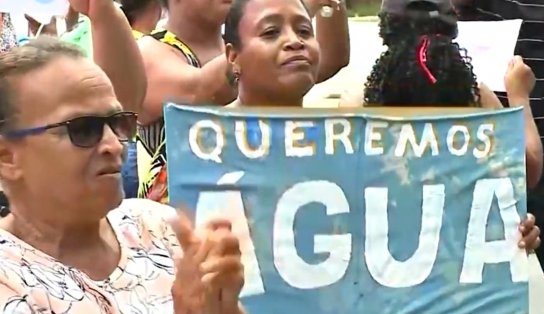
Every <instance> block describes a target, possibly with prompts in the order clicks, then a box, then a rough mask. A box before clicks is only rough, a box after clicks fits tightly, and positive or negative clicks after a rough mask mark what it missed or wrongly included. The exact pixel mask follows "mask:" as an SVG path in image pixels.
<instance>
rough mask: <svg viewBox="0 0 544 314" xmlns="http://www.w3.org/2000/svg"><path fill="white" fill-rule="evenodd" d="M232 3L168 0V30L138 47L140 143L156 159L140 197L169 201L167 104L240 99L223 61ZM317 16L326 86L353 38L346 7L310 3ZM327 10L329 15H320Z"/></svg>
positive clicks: (319, 1)
mask: <svg viewBox="0 0 544 314" xmlns="http://www.w3.org/2000/svg"><path fill="white" fill-rule="evenodd" d="M231 3H232V1H230V0H226V1H224V0H214V1H212V2H202V1H196V2H195V1H194V0H185V1H173V0H169V1H165V5H167V8H168V12H169V13H168V21H167V23H166V26H165V28H166V29H165V30H158V31H157V32H155V33H154V34H153V37H154V39H153V38H143V39H142V40H140V41H139V42H138V43H139V44H140V48H141V51H142V55H143V58H144V63H145V65H146V70H147V78H148V93H147V95H146V99H145V101H144V108H143V110H142V111H141V112H140V113H139V121H140V123H142V125H144V127H143V128H142V129H141V130H140V138H141V139H142V142H143V144H144V146H145V148H146V150H147V152H148V154H149V155H150V156H151V157H152V161H151V165H150V167H149V168H150V169H149V171H148V175H147V177H145V178H141V179H142V181H143V182H142V185H141V186H140V191H139V196H140V197H146V198H150V199H153V200H157V201H161V202H166V201H167V200H168V193H167V178H166V152H165V143H164V122H163V118H162V115H163V104H164V101H165V100H168V99H174V100H179V101H182V102H185V103H193V104H195V103H197V104H199V103H200V104H202V103H207V104H210V103H211V104H216V105H226V104H228V103H230V102H231V101H233V100H234V99H235V97H236V89H235V88H232V86H231V85H230V84H231V81H232V77H231V76H232V75H231V74H230V73H229V71H228V63H227V62H226V60H225V56H224V41H223V38H222V36H221V26H222V25H223V23H224V21H225V16H226V15H227V12H228V10H229V8H230V7H231ZM305 5H306V6H307V8H308V10H309V12H310V15H311V16H312V17H313V16H314V15H315V16H316V25H317V29H318V32H317V33H318V40H319V41H320V42H321V43H322V55H323V58H322V60H321V63H320V66H319V71H318V73H319V75H318V80H319V81H324V80H326V79H328V78H330V77H331V76H333V75H334V74H336V73H337V72H338V71H339V70H340V69H341V68H343V67H344V66H346V65H347V64H348V63H349V52H350V48H349V34H348V24H347V12H346V7H345V4H344V3H342V2H341V1H338V2H336V1H332V0H308V1H305ZM324 6H326V7H327V8H328V9H330V10H325V11H323V12H326V13H325V14H317V13H318V12H321V10H322V7H324Z"/></svg>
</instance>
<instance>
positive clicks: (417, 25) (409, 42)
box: [364, 2, 479, 107]
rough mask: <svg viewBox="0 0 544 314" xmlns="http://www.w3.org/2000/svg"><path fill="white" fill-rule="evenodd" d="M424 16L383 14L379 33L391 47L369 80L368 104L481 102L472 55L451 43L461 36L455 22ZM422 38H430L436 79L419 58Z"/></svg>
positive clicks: (428, 63)
mask: <svg viewBox="0 0 544 314" xmlns="http://www.w3.org/2000/svg"><path fill="white" fill-rule="evenodd" d="M428 5H429V3H425V2H422V3H421V4H420V7H418V8H413V9H415V10H423V11H433V8H432V7H428ZM435 8H436V7H435ZM420 12H421V11H420ZM451 14H455V13H454V12H451ZM422 16H423V15H421V16H419V17H414V16H412V15H407V16H399V15H393V14H389V13H385V12H382V13H380V14H379V18H380V24H379V28H380V37H381V38H382V39H383V43H384V45H386V46H387V47H388V49H387V51H385V52H384V53H383V54H382V55H381V56H380V57H379V59H378V60H377V61H376V64H375V65H374V67H373V69H372V71H371V73H370V75H369V77H368V79H367V82H366V83H365V96H364V102H365V103H366V104H368V105H399V106H459V107H461V106H463V107H465V106H479V88H478V83H477V80H476V76H475V75H474V72H473V69H472V65H471V59H470V57H468V56H467V54H466V50H465V49H463V48H460V47H459V45H458V44H457V43H455V42H453V40H454V39H455V38H456V37H457V25H456V23H452V22H451V21H448V20H444V19H441V18H439V17H433V18H432V17H429V15H424V16H425V17H422ZM453 18H455V15H453ZM423 39H426V40H427V43H428V46H427V49H426V59H427V60H426V63H425V65H426V67H427V69H428V70H429V72H430V73H432V76H433V77H434V78H435V79H436V81H435V82H434V83H433V82H432V79H431V78H430V77H429V75H428V74H426V73H425V70H424V69H423V67H422V66H421V65H420V63H419V59H418V58H419V55H418V54H419V49H420V45H421V44H422V42H423V41H422V40H423Z"/></svg>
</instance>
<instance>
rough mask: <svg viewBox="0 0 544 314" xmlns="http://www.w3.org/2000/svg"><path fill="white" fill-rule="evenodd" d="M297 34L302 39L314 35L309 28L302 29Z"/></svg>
mask: <svg viewBox="0 0 544 314" xmlns="http://www.w3.org/2000/svg"><path fill="white" fill-rule="evenodd" d="M298 34H299V35H301V36H304V37H311V36H313V35H314V32H313V31H312V29H311V28H309V27H302V28H300V29H299V30H298Z"/></svg>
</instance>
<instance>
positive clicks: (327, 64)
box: [306, 0, 350, 82]
mask: <svg viewBox="0 0 544 314" xmlns="http://www.w3.org/2000/svg"><path fill="white" fill-rule="evenodd" d="M306 5H307V7H308V9H309V11H310V14H311V15H312V16H315V19H316V37H317V41H318V42H319V47H320V49H321V63H320V65H319V76H318V82H323V81H325V80H327V79H329V78H331V77H332V76H334V75H335V74H336V73H338V71H340V70H341V69H342V68H343V67H345V66H347V65H348V64H349V58H350V42H349V28H348V16H347V9H346V4H345V2H344V1H339V2H338V3H335V2H334V1H332V0H306ZM323 5H327V6H330V7H331V8H332V9H333V11H332V12H333V14H332V16H330V17H323V16H321V14H320V10H321V8H322V7H323Z"/></svg>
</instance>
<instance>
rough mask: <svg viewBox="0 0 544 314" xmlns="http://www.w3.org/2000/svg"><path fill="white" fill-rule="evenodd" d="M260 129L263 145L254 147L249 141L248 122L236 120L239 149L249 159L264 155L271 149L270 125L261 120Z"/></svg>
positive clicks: (235, 131)
mask: <svg viewBox="0 0 544 314" xmlns="http://www.w3.org/2000/svg"><path fill="white" fill-rule="evenodd" d="M259 129H260V131H261V145H259V147H258V148H252V147H251V145H249V143H248V142H247V135H248V132H247V122H245V121H236V122H235V123H234V136H235V137H236V144H237V145H238V149H239V150H240V151H241V152H242V154H244V156H246V157H247V158H249V159H255V158H261V157H264V156H266V155H268V152H269V151H270V126H269V125H268V124H267V123H265V122H263V121H262V120H259ZM251 132H254V131H253V130H252V131H251Z"/></svg>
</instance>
